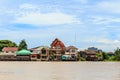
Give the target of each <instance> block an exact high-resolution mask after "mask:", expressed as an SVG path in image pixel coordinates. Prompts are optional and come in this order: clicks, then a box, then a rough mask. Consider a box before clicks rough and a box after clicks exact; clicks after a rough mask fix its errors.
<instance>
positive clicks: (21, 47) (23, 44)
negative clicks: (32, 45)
mask: <svg viewBox="0 0 120 80" xmlns="http://www.w3.org/2000/svg"><path fill="white" fill-rule="evenodd" d="M22 49H27V44H26V41H25V40H24V39H23V40H21V42H20V44H19V46H18V50H22Z"/></svg>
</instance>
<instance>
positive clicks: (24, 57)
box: [16, 49, 31, 61]
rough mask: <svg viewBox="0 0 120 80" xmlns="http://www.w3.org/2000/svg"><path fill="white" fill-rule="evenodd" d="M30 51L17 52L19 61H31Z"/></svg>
mask: <svg viewBox="0 0 120 80" xmlns="http://www.w3.org/2000/svg"><path fill="white" fill-rule="evenodd" d="M30 53H31V52H30V51H29V50H25V49H23V50H20V51H18V52H16V58H17V61H30Z"/></svg>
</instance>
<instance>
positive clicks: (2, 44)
mask: <svg viewBox="0 0 120 80" xmlns="http://www.w3.org/2000/svg"><path fill="white" fill-rule="evenodd" d="M4 47H17V44H16V43H15V42H12V41H10V40H0V51H2V49H3V48H4Z"/></svg>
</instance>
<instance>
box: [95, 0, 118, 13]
mask: <svg viewBox="0 0 120 80" xmlns="http://www.w3.org/2000/svg"><path fill="white" fill-rule="evenodd" d="M95 7H96V8H97V9H98V10H103V11H105V12H110V13H120V1H119V0H116V1H114V0H112V1H102V2H99V3H98V4H97V5H96V6H95Z"/></svg>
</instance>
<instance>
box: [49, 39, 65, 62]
mask: <svg viewBox="0 0 120 80" xmlns="http://www.w3.org/2000/svg"><path fill="white" fill-rule="evenodd" d="M50 46H51V48H50V60H55V61H61V57H62V55H63V54H65V45H64V43H63V42H62V41H60V40H59V39H58V38H56V39H55V40H54V41H53V42H52V43H51V45H50Z"/></svg>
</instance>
